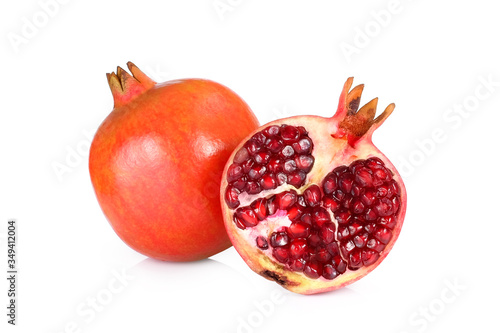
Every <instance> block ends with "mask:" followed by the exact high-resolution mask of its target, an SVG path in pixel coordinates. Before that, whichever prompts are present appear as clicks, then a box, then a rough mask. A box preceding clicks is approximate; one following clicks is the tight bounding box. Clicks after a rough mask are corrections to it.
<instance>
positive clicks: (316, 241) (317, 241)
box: [307, 234, 321, 247]
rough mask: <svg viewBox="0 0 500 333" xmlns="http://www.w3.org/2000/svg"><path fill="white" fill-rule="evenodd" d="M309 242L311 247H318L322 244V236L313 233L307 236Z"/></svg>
mask: <svg viewBox="0 0 500 333" xmlns="http://www.w3.org/2000/svg"><path fill="white" fill-rule="evenodd" d="M307 244H309V246H310V247H317V246H319V245H321V238H320V237H319V236H318V234H311V235H309V237H307Z"/></svg>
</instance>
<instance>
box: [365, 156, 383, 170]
mask: <svg viewBox="0 0 500 333" xmlns="http://www.w3.org/2000/svg"><path fill="white" fill-rule="evenodd" d="M366 165H367V166H368V167H369V168H370V169H376V168H378V167H380V166H383V165H384V162H382V160H381V159H380V158H378V157H370V158H369V159H367V160H366Z"/></svg>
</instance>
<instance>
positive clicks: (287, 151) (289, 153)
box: [280, 146, 294, 158]
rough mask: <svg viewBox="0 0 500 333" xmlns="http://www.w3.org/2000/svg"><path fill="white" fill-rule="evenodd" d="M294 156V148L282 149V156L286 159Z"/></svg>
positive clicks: (286, 147)
mask: <svg viewBox="0 0 500 333" xmlns="http://www.w3.org/2000/svg"><path fill="white" fill-rule="evenodd" d="M293 154H294V150H293V148H292V146H285V147H283V149H281V152H280V155H281V156H282V157H284V158H288V157H291V156H293Z"/></svg>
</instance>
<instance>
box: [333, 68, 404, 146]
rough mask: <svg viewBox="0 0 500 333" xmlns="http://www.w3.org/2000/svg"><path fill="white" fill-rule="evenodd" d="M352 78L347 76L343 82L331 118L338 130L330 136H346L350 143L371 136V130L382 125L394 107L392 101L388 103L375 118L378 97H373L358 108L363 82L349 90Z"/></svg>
mask: <svg viewBox="0 0 500 333" xmlns="http://www.w3.org/2000/svg"><path fill="white" fill-rule="evenodd" d="M353 79H354V78H353V77H350V78H348V79H347V81H346V83H345V84H344V88H343V89H342V93H341V94H340V99H339V106H338V109H337V112H336V113H335V115H334V116H333V118H332V119H333V120H334V121H335V122H336V123H337V124H338V130H337V131H336V133H335V134H332V136H333V137H335V138H346V139H347V140H348V141H349V143H351V144H354V143H355V142H356V141H358V140H359V139H360V138H361V137H368V138H371V136H372V134H373V132H374V131H375V130H376V129H377V128H378V127H380V125H382V123H383V122H384V121H385V120H386V119H387V117H389V115H390V114H391V113H392V111H393V110H394V108H395V107H396V105H395V104H394V103H391V104H389V105H388V106H387V107H386V108H385V110H384V112H382V113H381V114H380V115H379V116H378V117H377V118H375V114H376V112H377V103H378V98H374V99H372V100H371V101H369V102H368V103H366V104H365V105H364V106H362V107H361V109H359V110H358V107H359V102H360V100H361V94H362V92H363V88H364V84H360V85H357V86H356V87H354V88H353V89H352V90H351V86H352V81H353Z"/></svg>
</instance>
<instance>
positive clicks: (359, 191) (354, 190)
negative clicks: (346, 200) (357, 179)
mask: <svg viewBox="0 0 500 333" xmlns="http://www.w3.org/2000/svg"><path fill="white" fill-rule="evenodd" d="M364 192H365V189H364V188H363V187H361V186H359V185H358V184H356V183H354V184H352V188H351V194H352V195H353V196H354V197H359V196H361V194H363V193H364Z"/></svg>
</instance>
